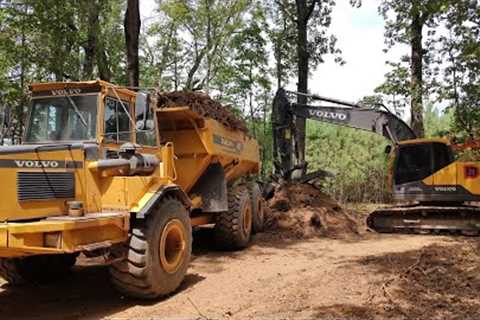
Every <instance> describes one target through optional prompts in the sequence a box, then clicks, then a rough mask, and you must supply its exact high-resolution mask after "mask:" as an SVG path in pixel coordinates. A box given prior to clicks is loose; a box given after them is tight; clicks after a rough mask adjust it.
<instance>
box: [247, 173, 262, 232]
mask: <svg viewBox="0 0 480 320" xmlns="http://www.w3.org/2000/svg"><path fill="white" fill-rule="evenodd" d="M248 193H249V195H250V200H251V201H252V216H253V219H252V223H253V224H252V232H253V233H258V232H262V231H263V225H264V221H265V200H264V199H263V196H262V192H261V191H260V187H259V185H258V183H256V182H252V183H249V185H248Z"/></svg>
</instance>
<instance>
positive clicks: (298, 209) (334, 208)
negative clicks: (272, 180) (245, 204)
mask: <svg viewBox="0 0 480 320" xmlns="http://www.w3.org/2000/svg"><path fill="white" fill-rule="evenodd" d="M265 219H266V222H265V223H266V228H267V229H268V230H274V231H275V230H278V231H281V233H282V234H284V235H286V236H293V237H297V238H309V237H314V236H322V237H329V238H340V239H348V238H355V237H358V236H359V235H360V234H361V233H362V231H363V229H364V226H363V222H362V219H361V217H360V216H358V215H357V214H356V213H355V212H353V211H349V210H345V209H343V208H342V207H341V206H340V205H339V204H338V203H337V202H336V201H335V200H333V199H331V198H330V197H329V196H328V195H326V194H324V193H322V192H321V191H320V190H318V189H317V188H315V187H314V186H313V185H310V184H285V185H282V186H280V187H278V188H277V190H276V191H275V195H274V197H273V198H272V199H270V200H269V201H268V208H267V211H266V214H265Z"/></svg>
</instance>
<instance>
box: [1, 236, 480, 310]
mask: <svg viewBox="0 0 480 320" xmlns="http://www.w3.org/2000/svg"><path fill="white" fill-rule="evenodd" d="M475 241H476V240H474V239H472V238H470V239H468V238H459V237H456V238H447V237H438V236H437V237H434V236H414V235H374V234H369V235H366V236H364V237H363V238H362V239H354V240H334V239H327V238H311V239H283V238H281V237H279V235H278V234H277V235H276V234H272V233H265V234H259V235H257V236H255V238H254V241H253V243H252V245H251V246H250V247H249V248H248V249H246V250H243V251H241V252H218V251H215V250H213V249H211V248H212V245H213V244H212V233H211V231H210V230H201V231H200V232H196V234H195V236H194V258H193V261H192V263H191V267H190V269H189V271H188V275H187V277H186V279H185V281H184V283H183V285H182V286H181V288H180V289H179V290H178V292H176V293H175V294H174V295H172V296H171V297H168V298H164V299H162V300H158V301H154V302H142V301H138V300H131V299H128V298H125V297H122V296H121V295H120V294H118V293H117V292H115V291H114V290H113V288H112V287H111V285H110V284H109V281H108V270H107V267H105V266H102V265H94V266H85V265H77V266H76V267H75V269H74V271H73V272H72V274H71V275H70V276H69V277H68V278H67V279H64V280H62V281H59V282H57V283H52V284H48V285H29V286H25V287H20V288H10V287H8V286H7V285H6V284H4V285H3V286H2V288H1V289H0V318H1V319H14V318H15V319H22V318H28V319H98V318H106V319H130V318H136V319H386V318H398V319H408V318H416V317H417V316H418V313H411V314H409V312H413V311H411V310H413V309H412V308H411V307H412V305H415V304H416V303H418V301H415V299H413V300H412V299H411V297H407V296H402V295H401V294H400V293H402V292H406V291H409V290H408V288H403V289H402V288H401V286H402V285H404V283H403V282H402V281H403V280H405V281H406V279H407V278H408V275H409V274H410V273H411V270H413V269H412V268H414V267H417V266H419V265H420V264H419V261H420V260H421V257H422V254H424V253H425V252H426V250H427V251H428V250H429V248H434V249H432V250H433V251H435V250H437V249H438V248H441V249H442V250H443V252H444V254H445V255H448V254H455V252H457V249H458V248H467V249H465V250H471V251H473V250H476V246H475V243H476V242H475ZM432 246H433V247H432ZM435 248H436V249H435ZM435 252H436V251H435ZM403 257H405V259H404V258H403ZM419 257H420V258H419ZM396 259H397V260H396ZM419 259H420V260H419ZM429 259H433V258H431V257H430V258H429ZM439 259H443V260H441V261H444V260H446V259H447V260H448V259H450V258H449V257H440V258H439ZM402 263H403V264H402ZM409 266H410V267H409ZM449 266H450V267H452V268H453V267H455V265H454V264H453V263H451V264H441V265H440V267H442V268H444V270H443V271H445V270H447V269H448V268H449ZM424 268H426V267H424ZM472 268H475V266H473V267H472ZM401 270H403V271H401ZM427 271H428V270H427ZM427 271H425V270H423V269H422V272H424V273H425V272H427ZM447 271H448V270H447ZM470 271H473V272H474V274H478V272H477V271H478V270H470ZM428 272H431V273H438V272H442V270H433V271H428ZM402 274H404V275H405V276H402ZM412 275H415V274H413V273H412ZM473 277H475V276H473ZM396 278H398V279H400V280H401V281H400V280H399V281H396ZM466 279H467V280H466V281H467V282H468V281H470V280H468V279H470V278H468V277H467V278H466ZM412 281H413V280H412ZM472 281H473V282H472V283H473V285H474V286H473V287H471V286H470V289H472V290H473V289H475V290H476V289H478V287H476V286H477V285H478V282H475V281H476V280H475V279H473V280H472ZM454 285H458V284H454ZM468 285H470V284H468ZM422 288H423V287H418V288H417V290H419V292H422V294H424V297H425V299H427V297H431V296H432V297H433V296H434V294H437V295H444V294H443V291H442V290H444V289H441V288H440V289H441V290H440V289H439V290H437V291H438V292H437V291H435V290H436V289H435V287H428V289H426V290H427V291H425V292H423V291H422V290H423V289H422ZM402 290H403V291H402ZM460 290H462V289H461V288H460ZM463 291H464V290H463ZM477 292H478V291H477ZM446 294H450V295H451V293H449V292H446V293H445V295H446ZM442 297H443V296H442ZM442 297H437V298H436V299H435V301H442V300H441V298H442ZM390 298H393V300H395V301H390V300H389V299H390ZM454 298H455V297H454ZM456 298H458V299H461V298H462V297H456ZM467 298H468V297H467ZM470 298H472V297H470ZM409 299H410V300H409ZM421 299H423V298H420V300H421ZM472 299H473V300H472V303H471V305H472V306H478V303H480V300H478V303H477V300H475V297H473V298H472ZM425 301H426V303H429V301H428V300H425ZM452 301H453V300H452ZM462 301H463V300H462ZM462 301H460V302H461V303H462V305H464V303H465V302H462ZM452 303H454V302H452ZM444 304H445V303H444ZM446 304H447V305H443V308H444V311H445V310H446V311H448V302H447V303H446ZM409 308H410V309H409ZM438 308H440V309H441V308H442V306H433V307H432V309H429V308H426V309H425V314H420V316H421V317H423V318H430V319H432V318H438V319H444V318H451V317H450V316H448V315H451V314H449V313H448V312H447V313H445V312H443V313H439V312H437V311H436V310H439V309H438ZM421 310H423V309H421ZM421 310H420V311H418V310H416V311H415V312H417V311H418V312H422V311H421ZM479 311H480V309H479V308H476V309H472V310H471V311H469V312H479ZM477 314H478V313H477ZM468 315H469V314H463V316H462V315H461V317H460V318H462V319H465V318H468ZM470 315H472V316H473V318H474V315H475V313H474V314H470ZM452 318H453V317H452Z"/></svg>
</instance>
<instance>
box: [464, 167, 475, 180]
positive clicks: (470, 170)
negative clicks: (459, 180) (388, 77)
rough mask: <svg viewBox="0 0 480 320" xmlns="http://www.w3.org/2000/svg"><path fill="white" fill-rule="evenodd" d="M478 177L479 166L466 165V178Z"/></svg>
mask: <svg viewBox="0 0 480 320" xmlns="http://www.w3.org/2000/svg"><path fill="white" fill-rule="evenodd" d="M477 177H478V168H477V167H471V166H468V167H465V178H469V179H475V178H477Z"/></svg>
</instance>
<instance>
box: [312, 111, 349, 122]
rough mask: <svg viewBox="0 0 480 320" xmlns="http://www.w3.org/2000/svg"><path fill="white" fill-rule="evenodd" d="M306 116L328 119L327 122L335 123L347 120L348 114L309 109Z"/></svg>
mask: <svg viewBox="0 0 480 320" xmlns="http://www.w3.org/2000/svg"><path fill="white" fill-rule="evenodd" d="M308 114H309V116H310V117H315V118H320V119H329V120H336V121H346V120H348V114H347V113H342V112H333V111H324V110H312V109H309V110H308Z"/></svg>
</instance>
